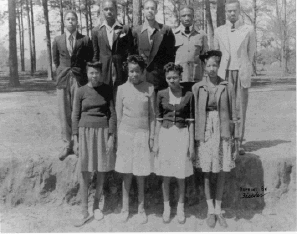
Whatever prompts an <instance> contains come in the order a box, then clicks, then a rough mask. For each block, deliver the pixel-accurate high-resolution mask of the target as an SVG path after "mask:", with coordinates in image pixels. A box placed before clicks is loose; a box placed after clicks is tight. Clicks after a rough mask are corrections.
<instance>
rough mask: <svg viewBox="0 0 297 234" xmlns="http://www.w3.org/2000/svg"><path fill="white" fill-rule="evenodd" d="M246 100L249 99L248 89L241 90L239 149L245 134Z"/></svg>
mask: <svg viewBox="0 0 297 234" xmlns="http://www.w3.org/2000/svg"><path fill="white" fill-rule="evenodd" d="M248 98H249V89H248V88H241V109H240V119H241V124H240V139H239V147H241V145H242V141H243V139H244V132H245V120H246V112H247V106H248Z"/></svg>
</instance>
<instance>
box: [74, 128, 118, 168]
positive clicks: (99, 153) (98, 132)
mask: <svg viewBox="0 0 297 234" xmlns="http://www.w3.org/2000/svg"><path fill="white" fill-rule="evenodd" d="M78 131H79V158H80V165H81V171H89V172H93V171H99V172H107V171H111V170H114V165H115V154H114V152H112V153H110V154H109V155H107V154H106V147H107V141H108V128H85V127H79V130H78Z"/></svg>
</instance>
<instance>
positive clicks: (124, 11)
mask: <svg viewBox="0 0 297 234" xmlns="http://www.w3.org/2000/svg"><path fill="white" fill-rule="evenodd" d="M127 4H128V3H127ZM122 9H123V25H126V4H125V3H123V5H122Z"/></svg>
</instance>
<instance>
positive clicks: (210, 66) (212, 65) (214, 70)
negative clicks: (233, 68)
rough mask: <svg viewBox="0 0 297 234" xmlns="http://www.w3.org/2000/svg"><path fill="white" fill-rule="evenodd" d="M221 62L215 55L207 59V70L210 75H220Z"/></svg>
mask: <svg viewBox="0 0 297 234" xmlns="http://www.w3.org/2000/svg"><path fill="white" fill-rule="evenodd" d="M218 70H219V64H218V62H217V61H216V60H215V58H214V57H210V58H209V59H208V60H206V64H205V71H206V73H207V75H208V76H209V77H216V76H217V75H218Z"/></svg>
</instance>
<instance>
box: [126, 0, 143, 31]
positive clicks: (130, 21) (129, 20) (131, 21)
mask: <svg viewBox="0 0 297 234" xmlns="http://www.w3.org/2000/svg"><path fill="white" fill-rule="evenodd" d="M126 15H127V21H128V22H127V24H128V25H129V26H132V25H133V20H132V19H131V18H130V16H129V1H128V2H127V4H126ZM141 16H142V13H141V14H140V17H141ZM141 23H142V22H141Z"/></svg>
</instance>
